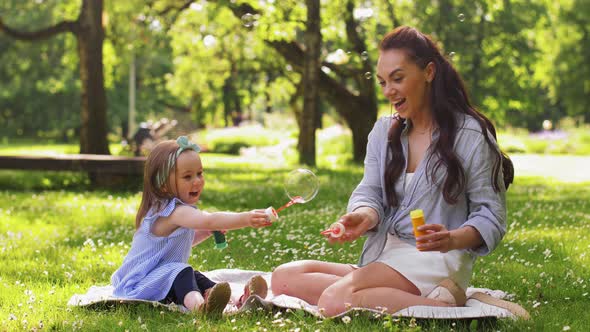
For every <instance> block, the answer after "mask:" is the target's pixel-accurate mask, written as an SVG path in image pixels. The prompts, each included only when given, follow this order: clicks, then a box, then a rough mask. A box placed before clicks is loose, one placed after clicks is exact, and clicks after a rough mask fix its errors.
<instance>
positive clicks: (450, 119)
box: [379, 26, 514, 206]
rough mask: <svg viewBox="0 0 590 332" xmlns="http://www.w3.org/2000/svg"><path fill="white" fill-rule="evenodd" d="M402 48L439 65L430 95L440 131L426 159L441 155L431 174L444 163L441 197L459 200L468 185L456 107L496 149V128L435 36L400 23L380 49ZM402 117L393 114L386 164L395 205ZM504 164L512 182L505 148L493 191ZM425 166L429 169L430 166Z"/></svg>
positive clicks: (400, 165) (419, 59)
mask: <svg viewBox="0 0 590 332" xmlns="http://www.w3.org/2000/svg"><path fill="white" fill-rule="evenodd" d="M392 49H401V50H403V51H405V53H406V55H407V56H408V58H409V59H410V60H411V61H413V62H414V63H416V64H417V65H418V66H419V67H420V68H422V69H424V68H426V66H427V65H428V64H429V63H430V62H432V63H433V64H434V66H435V69H436V71H435V75H434V80H433V81H432V82H431V89H430V101H431V107H432V113H433V120H434V122H435V125H436V126H437V127H438V128H439V132H440V135H439V137H438V140H437V141H436V142H435V145H434V151H433V152H434V153H432V154H431V155H430V157H429V159H428V160H427V165H428V164H429V163H430V161H431V158H432V156H434V155H437V156H439V158H438V159H437V161H436V162H435V164H434V167H433V168H432V173H431V179H432V181H434V180H435V179H434V174H435V173H436V171H437V170H438V168H439V167H441V166H444V167H445V168H446V171H447V175H446V177H445V180H444V184H443V197H444V199H445V201H446V202H447V203H449V204H455V203H457V200H458V197H459V195H460V194H461V192H463V190H464V189H465V181H466V180H465V171H464V169H463V167H462V166H461V162H460V161H459V158H458V157H457V154H456V153H455V151H454V150H453V144H454V142H455V137H456V135H457V126H458V124H457V123H456V119H455V116H453V114H454V113H464V114H468V115H471V116H472V117H473V118H475V119H476V120H477V122H478V123H479V125H480V127H481V129H482V132H483V133H484V138H485V140H486V142H487V143H488V144H489V146H490V147H491V148H492V149H493V150H494V151H496V149H495V147H494V144H493V143H492V141H491V140H490V138H489V137H488V135H487V134H486V132H487V131H488V130H489V131H490V133H492V135H493V137H494V138H496V129H495V128H494V125H493V124H492V122H491V121H490V120H489V119H488V118H487V117H486V116H485V115H483V114H482V113H480V112H479V111H477V110H476V109H475V107H473V105H472V104H471V102H470V101H469V96H468V95H467V90H466V89H465V84H464V83H463V80H462V79H461V76H460V75H459V73H458V72H457V71H456V70H455V68H453V66H452V65H451V64H450V63H449V61H447V59H445V58H444V56H442V54H441V53H440V50H439V49H438V47H437V46H436V44H435V43H434V42H433V41H432V39H431V38H430V37H429V36H427V35H425V34H423V33H421V32H420V31H418V30H416V29H414V28H411V27H406V26H402V27H398V28H396V29H395V30H393V31H391V32H389V33H388V34H387V35H385V37H383V39H382V40H381V43H380V44H379V51H380V52H381V53H382V52H384V51H388V50H392ZM402 130H403V128H402V121H401V119H400V118H399V116H394V120H393V121H392V125H391V128H390V129H389V135H388V136H389V137H388V152H389V155H390V156H391V160H390V161H389V163H388V164H387V168H386V170H385V192H386V193H387V201H388V202H389V204H390V205H391V206H397V205H398V204H399V202H398V198H397V195H396V194H395V183H396V182H397V180H398V179H399V177H400V176H401V173H402V171H403V168H404V165H405V158H404V155H403V152H402V145H401V132H402ZM500 167H503V173H504V184H505V187H506V188H508V185H509V184H510V183H512V180H513V176H514V168H513V166H512V162H511V161H510V159H509V158H508V157H507V156H506V155H505V154H504V153H502V152H499V153H498V154H497V155H496V160H495V161H494V167H493V172H492V179H491V181H492V184H493V186H494V190H495V191H499V190H500V186H499V184H498V176H499V173H500ZM426 169H429V168H428V167H427V168H426Z"/></svg>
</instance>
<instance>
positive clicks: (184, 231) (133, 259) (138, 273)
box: [111, 198, 196, 301]
mask: <svg viewBox="0 0 590 332" xmlns="http://www.w3.org/2000/svg"><path fill="white" fill-rule="evenodd" d="M178 204H184V205H186V204H185V203H183V202H182V201H181V200H179V199H178V198H173V199H171V200H170V201H169V202H168V203H167V204H166V205H165V207H164V208H163V209H161V210H160V211H152V210H150V211H149V212H148V213H147V215H146V217H145V218H144V219H143V222H142V223H141V225H140V226H139V229H137V231H136V232H135V235H133V242H132V244H131V249H129V253H128V254H127V256H126V257H125V260H124V261H123V264H122V265H121V267H119V269H118V270H117V271H115V273H113V275H112V276H111V283H112V285H113V287H114V291H113V295H115V296H118V297H125V298H131V299H142V300H150V301H161V300H163V299H164V298H165V297H166V295H167V294H168V291H169V290H170V287H172V283H173V282H174V279H175V278H176V276H177V275H178V273H179V272H180V271H182V270H183V269H184V268H186V267H189V266H190V265H189V264H187V262H188V259H189V257H190V254H191V247H192V243H193V240H194V237H195V230H194V229H191V228H184V227H179V228H177V229H176V230H175V231H174V232H172V233H171V234H170V235H168V236H165V237H160V236H156V235H154V234H152V232H151V231H150V230H151V228H152V225H153V224H154V222H155V221H156V220H157V219H158V217H167V216H169V215H170V214H171V213H172V211H174V209H175V208H176V206H177V205H178ZM195 208H196V207H195Z"/></svg>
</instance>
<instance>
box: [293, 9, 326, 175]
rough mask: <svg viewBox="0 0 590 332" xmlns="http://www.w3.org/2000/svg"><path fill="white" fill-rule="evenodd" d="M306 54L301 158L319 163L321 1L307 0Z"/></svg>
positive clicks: (300, 130)
mask: <svg viewBox="0 0 590 332" xmlns="http://www.w3.org/2000/svg"><path fill="white" fill-rule="evenodd" d="M305 4H306V6H307V20H306V22H305V26H306V29H305V46H306V47H305V50H306V52H305V58H304V61H303V62H304V63H303V78H302V82H301V84H302V85H303V113H302V115H301V127H300V128H299V144H298V147H299V162H300V163H302V164H307V165H312V166H315V163H316V160H315V159H316V158H315V157H316V155H315V154H316V153H315V130H316V123H315V120H316V114H317V113H318V112H319V109H318V107H319V99H318V95H319V91H318V86H319V84H318V83H319V73H320V51H321V49H320V47H321V43H322V34H321V33H320V1H319V0H306V1H305Z"/></svg>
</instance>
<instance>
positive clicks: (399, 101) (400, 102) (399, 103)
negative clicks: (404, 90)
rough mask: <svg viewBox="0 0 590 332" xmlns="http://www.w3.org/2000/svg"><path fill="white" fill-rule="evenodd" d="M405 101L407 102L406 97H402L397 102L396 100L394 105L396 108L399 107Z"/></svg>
mask: <svg viewBox="0 0 590 332" xmlns="http://www.w3.org/2000/svg"><path fill="white" fill-rule="evenodd" d="M405 102H406V98H402V99H400V100H398V101H397V102H394V103H393V106H394V107H395V108H396V109H399V108H400V107H401V106H402V105H403V104H404V103H405Z"/></svg>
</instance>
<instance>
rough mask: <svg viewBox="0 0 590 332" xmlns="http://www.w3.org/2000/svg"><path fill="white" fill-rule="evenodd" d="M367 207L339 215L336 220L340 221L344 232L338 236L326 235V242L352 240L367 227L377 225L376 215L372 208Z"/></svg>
mask: <svg viewBox="0 0 590 332" xmlns="http://www.w3.org/2000/svg"><path fill="white" fill-rule="evenodd" d="M367 209H370V208H366V209H363V208H361V209H358V210H355V211H353V212H351V213H347V214H345V215H343V216H342V217H340V219H339V220H338V222H339V223H342V224H343V225H344V227H345V228H346V230H345V231H344V234H343V235H342V236H341V237H339V238H334V237H332V236H330V235H327V238H328V242H330V243H344V242H352V241H354V240H356V239H358V238H359V237H361V236H362V235H363V234H365V233H366V232H367V231H368V230H369V229H371V228H373V227H375V225H377V222H378V220H377V219H378V215H377V213H376V212H375V211H374V210H373V209H370V210H367Z"/></svg>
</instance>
